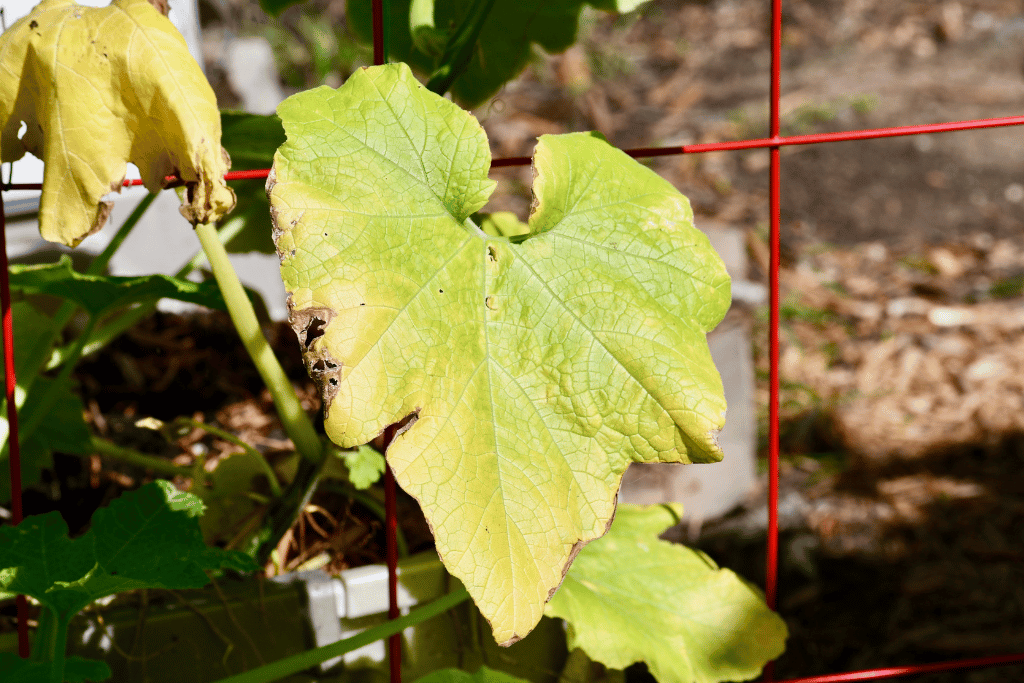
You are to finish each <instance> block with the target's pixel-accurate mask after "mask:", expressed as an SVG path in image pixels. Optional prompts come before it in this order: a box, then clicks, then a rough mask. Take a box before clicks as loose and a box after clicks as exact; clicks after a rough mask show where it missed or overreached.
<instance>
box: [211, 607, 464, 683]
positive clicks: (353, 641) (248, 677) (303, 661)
mask: <svg viewBox="0 0 1024 683" xmlns="http://www.w3.org/2000/svg"><path fill="white" fill-rule="evenodd" d="M467 598H469V592H468V591H467V590H466V589H465V588H461V589H459V590H457V591H455V592H453V593H449V594H448V595H446V596H444V597H442V598H439V599H437V600H435V601H434V602H431V603H430V604H428V605H424V606H423V607H418V608H416V609H414V610H412V611H411V612H409V613H408V614H406V615H405V616H403V617H399V618H398V619H393V620H391V621H388V622H385V623H383V624H380V625H378V626H374V627H372V628H368V629H366V630H365V631H363V632H362V633H360V634H358V635H354V636H352V637H351V638H345V639H344V640H339V641H338V642H336V643H331V644H330V645H324V646H323V647H318V648H314V649H312V650H307V651H306V652H301V653H299V654H297V655H292V656H291V657H285V658H284V659H279V660H278V661H276V662H272V663H270V664H267V665H265V666H261V667H257V668H255V669H250V670H249V671H246V672H245V673H241V674H238V675H235V676H229V677H228V678H222V679H220V680H219V681H217V682H216V683H270V682H271V681H276V680H278V679H281V678H284V677H285V676H290V675H292V674H295V673H298V672H300V671H303V670H304V669H308V668H310V667H313V666H316V665H318V664H320V663H321V662H326V661H327V660H328V659H333V658H334V657H339V656H341V655H344V654H346V653H349V652H352V651H353V650H355V649H357V648H360V647H363V646H364V645H369V644H370V643H373V642H376V641H378V640H383V639H384V638H387V637H389V636H391V635H394V634H396V633H401V632H402V631H403V630H405V629H407V628H409V627H410V626H415V625H417V624H420V623H422V622H424V621H426V620H427V619H430V618H432V617H436V616H437V615H439V614H443V613H444V612H447V611H448V610H450V609H451V608H452V607H455V606H456V605H458V604H459V603H461V602H463V601H465V600H466V599H467Z"/></svg>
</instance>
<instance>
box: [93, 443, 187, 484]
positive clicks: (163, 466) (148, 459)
mask: <svg viewBox="0 0 1024 683" xmlns="http://www.w3.org/2000/svg"><path fill="white" fill-rule="evenodd" d="M91 445H92V450H94V451H95V452H97V453H99V454H100V455H102V456H104V457H107V458H110V459H111V460H117V461H119V462H125V463H128V464H129V465H135V466H137V467H144V468H146V469H149V470H152V471H153V472H156V473H157V474H166V475H168V476H171V477H176V476H182V477H187V476H189V475H190V474H192V469H191V468H189V467H182V466H181V465H175V464H174V463H172V462H169V461H167V460H165V459H163V458H160V457H158V456H155V455H146V454H145V453H140V452H139V451H136V450H134V449H131V448H125V447H124V446H118V445H117V444H116V443H114V442H113V441H108V440H107V439H104V438H101V437H98V436H94V437H92V442H91Z"/></svg>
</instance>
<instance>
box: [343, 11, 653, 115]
mask: <svg viewBox="0 0 1024 683" xmlns="http://www.w3.org/2000/svg"><path fill="white" fill-rule="evenodd" d="M475 2H479V0H448V1H446V2H434V1H432V0H391V3H390V5H391V15H390V17H389V19H390V22H391V23H390V31H391V34H390V52H391V54H390V57H391V59H393V60H395V61H401V62H407V63H409V64H410V65H412V66H413V68H415V69H416V70H417V71H419V72H421V73H423V74H426V75H430V74H431V73H433V72H434V69H435V68H436V67H437V66H438V64H436V63H435V57H436V56H437V55H438V54H439V52H440V49H441V48H443V46H444V42H445V41H444V39H443V36H445V35H446V34H447V33H448V32H449V31H453V30H455V27H458V26H459V25H460V24H461V22H462V19H463V17H465V16H466V14H467V13H468V12H469V11H470V9H471V7H472V6H473V5H474V3H475ZM585 4H590V5H593V6H594V7H597V8H598V9H602V10H607V11H616V12H628V11H630V10H633V9H635V8H636V7H638V6H639V5H641V4H643V3H642V1H638V0H590V1H589V2H585V1H584V0H496V2H495V4H494V7H493V8H492V9H491V11H490V14H489V15H488V16H487V20H486V21H485V22H484V25H483V28H482V30H481V32H480V39H479V41H478V43H477V46H476V50H475V54H474V56H473V58H472V60H471V61H470V63H469V66H468V67H467V68H466V70H465V71H464V72H463V73H462V75H461V76H460V77H459V78H458V79H457V80H456V81H455V83H454V85H453V86H452V88H451V92H452V96H453V97H454V98H455V99H456V100H457V101H458V102H459V103H460V104H462V105H463V106H465V107H475V106H477V105H479V104H482V103H483V102H484V101H485V100H486V99H488V98H489V97H491V96H493V95H494V94H495V93H497V92H498V90H500V89H501V87H502V86H503V85H504V84H505V83H507V82H508V81H510V80H512V79H513V78H515V77H516V76H518V75H519V73H520V72H521V71H522V70H523V69H524V68H525V67H526V65H527V63H528V62H529V61H530V57H531V54H532V50H533V49H534V45H537V46H539V47H541V48H543V49H544V50H546V51H547V52H549V53H557V52H563V51H565V50H566V49H568V48H569V47H570V46H571V45H572V44H573V43H574V42H576V28H577V24H578V23H579V15H580V10H581V9H582V8H583V6H584V5H585ZM371 7H372V2H371V0H348V14H347V16H348V21H349V26H350V27H351V29H352V30H353V32H354V33H355V34H356V35H357V36H359V37H360V38H361V39H362V40H364V41H366V42H372V40H373V22H372V14H371Z"/></svg>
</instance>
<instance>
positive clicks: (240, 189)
mask: <svg viewBox="0 0 1024 683" xmlns="http://www.w3.org/2000/svg"><path fill="white" fill-rule="evenodd" d="M220 124H221V129H222V131H223V133H222V134H221V140H220V141H221V145H223V146H224V149H226V150H227V151H228V154H230V155H231V163H232V170H233V171H249V170H253V169H260V168H270V165H271V164H272V163H274V152H275V151H277V148H278V147H280V146H281V145H282V144H283V143H284V127H283V126H282V125H281V119H279V118H278V117H277V116H276V115H269V116H263V115H259V114H246V113H243V112H233V111H221V113H220ZM232 187H233V188H234V190H235V195H236V196H237V198H238V203H237V204H236V205H235V210H234V211H232V212H231V215H230V216H228V217H227V218H225V219H223V220H222V221H221V222H222V223H225V222H229V221H243V222H244V227H242V229H241V230H240V231H239V232H238V234H237V235H235V236H234V237H233V238H231V240H229V241H228V242H227V244H225V245H224V247H225V249H227V250H228V251H229V252H232V253H248V252H253V251H258V252H262V253H264V254H273V253H275V251H274V240H273V238H272V237H271V232H270V231H271V226H270V205H269V204H268V203H267V190H266V182H265V181H264V180H262V179H253V180H237V181H235V182H234V183H233V185H232Z"/></svg>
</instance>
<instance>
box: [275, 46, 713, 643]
mask: <svg viewBox="0 0 1024 683" xmlns="http://www.w3.org/2000/svg"><path fill="white" fill-rule="evenodd" d="M278 113H279V114H280V116H281V118H282V120H283V121H284V125H285V130H286V132H287V134H288V141H287V142H286V143H285V144H284V145H283V146H282V147H281V148H280V149H279V150H278V153H277V156H276V157H275V161H274V167H273V169H272V171H271V176H270V178H269V179H268V189H269V194H270V203H271V211H272V215H273V219H274V222H275V227H276V230H275V234H276V235H277V247H278V252H279V253H280V255H281V273H282V277H283V279H284V281H285V285H286V288H287V289H288V290H289V292H290V296H291V307H290V308H291V315H292V325H293V326H294V328H295V329H296V332H297V333H298V336H299V340H300V341H301V342H302V344H303V347H304V349H305V351H306V363H307V367H308V368H309V369H310V372H311V373H312V375H313V376H314V377H315V378H317V379H318V381H319V382H320V384H321V386H322V388H323V391H324V398H325V401H324V402H325V409H326V420H325V427H326V430H327V433H328V435H329V436H330V437H331V439H332V440H334V442H335V443H337V444H338V445H339V446H342V447H344V448H351V447H354V446H357V445H361V444H364V443H368V442H369V441H371V440H372V439H374V438H375V437H377V436H378V435H379V434H381V433H382V432H383V430H384V429H385V428H387V427H388V426H390V425H394V424H398V423H400V422H402V421H403V420H406V419H407V418H408V419H409V420H410V422H408V423H407V424H406V425H405V427H404V428H403V430H402V431H400V432H399V433H398V434H397V436H396V437H395V438H394V440H393V441H392V443H391V445H390V447H389V449H388V452H387V460H388V462H389V464H390V465H391V467H392V469H393V470H394V473H395V477H396V478H397V481H398V482H399V484H400V485H401V486H402V487H403V488H404V489H405V490H406V491H407V492H408V493H410V494H411V495H412V496H414V497H415V498H416V499H417V500H418V501H419V502H420V505H421V506H422V508H423V511H424V514H425V515H426V518H427V520H428V521H429V522H430V523H431V525H432V527H433V530H434V533H435V540H436V543H437V550H438V553H439V555H440V556H441V558H442V560H443V561H444V563H445V565H446V566H447V567H448V570H449V571H450V572H451V573H452V574H454V575H455V576H456V577H458V578H459V579H460V580H462V581H463V583H465V585H466V587H467V588H468V589H469V591H470V593H471V594H472V596H473V598H474V600H475V601H476V603H477V605H478V607H479V608H480V609H481V611H482V612H483V614H484V615H485V616H486V617H487V618H488V619H489V620H490V622H491V625H492V627H493V629H494V634H495V638H496V639H497V640H498V642H500V643H506V642H514V641H515V640H517V639H519V638H520V637H522V636H524V635H526V634H527V633H528V632H529V631H530V630H531V629H532V628H533V627H534V626H535V625H536V623H537V621H539V620H540V618H541V616H542V613H543V605H544V603H545V602H546V601H547V599H548V597H549V595H550V592H551V591H553V590H554V589H555V588H556V587H557V586H558V585H559V583H560V582H561V580H562V576H563V571H564V569H565V568H566V567H567V565H568V563H569V562H571V560H572V557H574V556H575V553H576V550H577V549H578V547H579V545H580V544H585V543H587V542H588V541H590V540H593V539H594V538H597V537H599V536H601V535H602V534H604V532H605V531H606V529H607V526H608V523H609V520H610V519H611V517H612V513H613V511H614V507H615V496H616V492H617V490H618V488H619V484H620V481H621V478H622V475H623V472H624V471H625V469H626V467H627V466H628V465H629V463H630V462H684V463H686V462H712V461H716V460H719V459H721V457H722V456H721V449H720V448H719V446H718V444H717V442H716V440H715V437H716V434H717V430H719V429H720V428H721V427H722V425H723V424H724V411H725V400H724V397H723V395H722V383H721V379H720V377H719V375H718V372H717V370H716V369H715V366H714V364H713V362H712V360H711V355H710V352H709V351H708V346H707V339H706V333H707V331H708V330H710V329H711V328H713V327H714V326H715V325H716V324H717V323H718V322H719V321H720V320H721V318H722V316H724V315H725V312H726V310H727V309H728V306H729V278H728V275H727V274H726V271H725V267H724V265H723V264H722V261H721V259H720V258H719V257H718V255H717V254H716V253H715V252H714V250H713V249H712V248H711V246H710V243H709V241H708V238H707V237H706V236H705V235H704V234H702V233H701V232H700V231H698V230H697V229H696V228H694V226H693V223H692V217H693V214H692V212H691V210H690V206H689V202H688V201H687V200H686V198H685V197H683V196H682V195H681V194H679V192H678V191H677V190H676V189H675V188H674V187H672V185H671V184H670V183H668V182H667V181H665V180H664V179H662V178H660V177H658V176H657V175H656V174H655V173H654V172H653V171H651V170H649V169H647V168H645V167H643V166H641V165H640V164H638V163H637V162H636V161H634V160H633V159H630V158H629V157H628V156H626V155H625V154H624V153H622V152H621V151H618V150H616V149H614V148H612V147H611V146H609V145H608V144H607V143H605V142H604V141H602V140H600V139H598V138H596V137H594V136H592V135H588V134H574V135H565V136H545V137H543V138H541V140H540V143H539V145H538V147H537V152H536V156H535V164H534V165H535V169H536V177H537V180H536V185H535V194H536V208H535V210H534V213H533V215H532V216H531V217H530V222H529V232H530V234H529V235H528V236H526V237H525V239H522V240H521V241H520V243H513V242H511V241H510V240H509V239H507V238H504V237H493V236H489V235H487V234H485V233H484V232H483V231H481V230H480V229H479V228H478V227H477V226H476V225H474V224H473V222H472V220H467V218H468V217H469V216H470V215H471V214H473V213H474V212H476V211H477V210H479V209H480V208H481V207H482V206H483V204H484V203H485V202H486V201H487V198H488V197H489V195H490V193H491V191H492V190H493V187H494V183H493V181H491V180H489V179H488V177H487V171H488V168H489V162H490V153H489V148H488V144H487V139H486V136H485V134H484V132H483V130H482V128H481V127H480V125H479V124H478V123H477V122H476V120H475V119H474V118H473V117H472V116H471V115H469V114H468V113H467V112H464V111H462V110H460V109H459V108H458V107H457V106H456V105H454V104H453V103H451V102H450V101H448V100H446V99H444V98H441V97H438V96H436V95H434V94H433V93H430V92H429V91H427V90H426V89H425V88H423V87H422V86H421V85H419V83H417V82H416V80H415V79H414V78H413V76H412V74H411V73H410V71H409V69H408V67H406V66H405V65H389V66H385V67H373V68H367V69H361V70H359V71H357V72H356V73H355V74H354V75H353V76H352V78H351V79H350V80H349V81H348V82H347V83H346V84H345V85H344V86H342V87H341V88H339V89H338V90H332V89H330V88H317V89H315V90H310V91H307V92H304V93H300V94H298V95H295V96H293V97H291V98H289V99H288V100H286V101H285V102H284V103H282V104H281V106H280V107H279V108H278ZM413 418H414V419H413Z"/></svg>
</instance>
